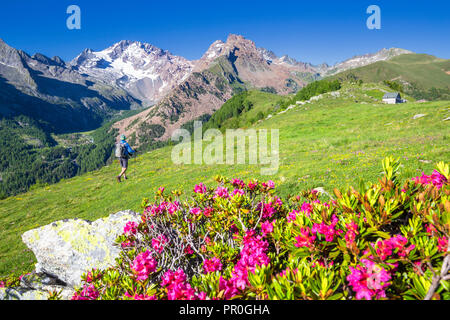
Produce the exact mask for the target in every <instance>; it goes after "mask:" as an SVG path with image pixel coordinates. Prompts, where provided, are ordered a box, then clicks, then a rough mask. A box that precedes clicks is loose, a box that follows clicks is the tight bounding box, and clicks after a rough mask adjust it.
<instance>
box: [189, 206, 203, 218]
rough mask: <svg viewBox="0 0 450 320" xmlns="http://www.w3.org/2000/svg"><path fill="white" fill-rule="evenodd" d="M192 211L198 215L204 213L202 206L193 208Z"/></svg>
mask: <svg viewBox="0 0 450 320" xmlns="http://www.w3.org/2000/svg"><path fill="white" fill-rule="evenodd" d="M190 213H192V214H193V215H195V216H198V215H200V214H202V210H201V209H200V208H192V209H191V211H190Z"/></svg>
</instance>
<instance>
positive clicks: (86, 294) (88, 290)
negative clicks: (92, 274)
mask: <svg viewBox="0 0 450 320" xmlns="http://www.w3.org/2000/svg"><path fill="white" fill-rule="evenodd" d="M98 296H99V292H98V291H97V289H96V288H95V286H94V284H92V283H91V284H90V285H85V286H84V287H83V290H81V292H80V294H78V293H77V292H75V294H74V295H73V296H72V300H95V299H97V298H98Z"/></svg>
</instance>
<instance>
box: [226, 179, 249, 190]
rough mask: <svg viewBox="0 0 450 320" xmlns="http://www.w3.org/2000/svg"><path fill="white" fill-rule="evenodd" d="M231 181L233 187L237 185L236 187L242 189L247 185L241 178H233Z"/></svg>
mask: <svg viewBox="0 0 450 320" xmlns="http://www.w3.org/2000/svg"><path fill="white" fill-rule="evenodd" d="M230 183H231V185H232V186H233V187H236V188H240V189H242V188H244V187H245V182H244V181H242V180H240V179H231V181H230Z"/></svg>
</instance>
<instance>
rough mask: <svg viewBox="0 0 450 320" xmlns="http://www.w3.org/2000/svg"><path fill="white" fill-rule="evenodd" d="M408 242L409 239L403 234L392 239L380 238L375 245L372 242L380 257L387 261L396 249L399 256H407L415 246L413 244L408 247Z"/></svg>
mask: <svg viewBox="0 0 450 320" xmlns="http://www.w3.org/2000/svg"><path fill="white" fill-rule="evenodd" d="M407 243H408V239H406V238H405V237H403V236H401V235H396V236H394V237H391V238H390V239H386V240H380V241H378V242H377V243H376V244H375V245H373V244H372V246H373V247H374V248H375V250H376V252H377V255H378V256H379V257H380V259H381V260H383V261H385V260H386V259H388V258H389V257H391V256H392V255H393V254H394V251H395V250H396V249H397V255H398V256H399V257H406V256H407V255H408V254H409V253H410V252H411V251H412V250H413V249H414V248H415V245H413V244H412V245H410V246H408V247H406V244H407Z"/></svg>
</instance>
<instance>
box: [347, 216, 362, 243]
mask: <svg viewBox="0 0 450 320" xmlns="http://www.w3.org/2000/svg"><path fill="white" fill-rule="evenodd" d="M345 226H346V228H347V233H346V234H345V242H346V244H347V247H350V246H351V244H352V243H353V242H355V239H356V235H357V234H359V232H358V225H357V224H356V223H355V222H354V221H352V222H351V223H348V224H346V225H345Z"/></svg>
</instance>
